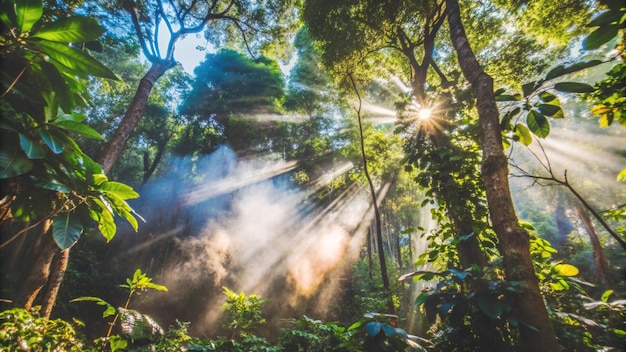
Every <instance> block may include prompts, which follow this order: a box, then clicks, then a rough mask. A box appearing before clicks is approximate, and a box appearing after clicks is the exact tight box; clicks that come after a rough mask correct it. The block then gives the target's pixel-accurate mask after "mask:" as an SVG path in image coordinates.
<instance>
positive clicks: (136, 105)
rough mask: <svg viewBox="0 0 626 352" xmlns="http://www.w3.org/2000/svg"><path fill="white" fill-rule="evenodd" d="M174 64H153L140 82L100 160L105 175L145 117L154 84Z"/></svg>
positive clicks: (165, 62) (169, 62)
mask: <svg viewBox="0 0 626 352" xmlns="http://www.w3.org/2000/svg"><path fill="white" fill-rule="evenodd" d="M174 63H175V62H174V61H158V62H153V63H152V65H151V66H150V69H149V70H148V72H146V74H145V75H144V76H143V78H142V79H141V81H139V86H138V87H137V91H136V92H135V96H134V97H133V101H132V102H131V103H130V106H129V107H128V110H127V111H126V114H125V115H124V118H123V119H122V121H121V122H120V124H119V126H118V127H117V130H116V131H115V134H114V135H113V137H111V140H110V141H109V143H108V144H107V146H106V148H105V150H104V151H103V152H102V155H100V159H99V160H98V162H99V163H100V165H102V170H103V171H104V173H106V174H108V173H109V172H110V171H111V168H113V165H114V164H115V162H116V161H117V159H118V158H119V156H120V155H121V154H122V151H123V150H124V146H125V145H126V142H127V141H128V139H129V138H130V136H131V135H132V133H133V131H134V130H135V127H137V124H138V123H139V120H140V119H141V116H143V113H144V111H145V110H146V104H147V103H148V97H150V92H152V87H153V86H154V82H156V80H157V79H159V77H161V76H162V75H163V74H164V73H165V72H166V71H167V70H169V69H170V68H172V67H173V65H174Z"/></svg>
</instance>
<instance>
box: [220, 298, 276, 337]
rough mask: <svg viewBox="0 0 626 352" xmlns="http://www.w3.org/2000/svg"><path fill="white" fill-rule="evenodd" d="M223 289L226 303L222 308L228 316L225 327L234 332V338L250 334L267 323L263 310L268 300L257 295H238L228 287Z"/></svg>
mask: <svg viewBox="0 0 626 352" xmlns="http://www.w3.org/2000/svg"><path fill="white" fill-rule="evenodd" d="M222 289H223V290H224V294H225V295H226V303H224V305H223V306H222V309H223V310H224V313H225V314H226V322H225V323H224V327H225V328H228V329H231V330H232V336H233V337H234V338H236V337H239V336H241V335H245V334H247V333H250V332H251V331H252V330H253V329H254V328H255V327H257V326H259V325H261V324H264V323H265V321H266V320H265V318H263V315H262V314H261V308H262V307H263V306H264V305H265V303H267V302H268V300H267V299H261V298H260V297H259V296H257V295H255V294H251V295H249V296H247V295H246V294H245V293H243V292H240V293H236V292H234V291H231V290H229V289H228V288H226V287H223V288H222Z"/></svg>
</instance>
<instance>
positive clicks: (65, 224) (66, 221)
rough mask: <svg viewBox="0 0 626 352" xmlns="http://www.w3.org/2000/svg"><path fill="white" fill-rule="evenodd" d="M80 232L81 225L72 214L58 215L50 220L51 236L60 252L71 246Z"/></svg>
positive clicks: (81, 230) (81, 229)
mask: <svg viewBox="0 0 626 352" xmlns="http://www.w3.org/2000/svg"><path fill="white" fill-rule="evenodd" d="M82 232H83V224H82V223H81V221H80V219H79V218H78V216H76V215H74V214H73V213H60V214H59V215H57V216H55V217H54V219H52V236H53V237H54V242H56V244H57V246H59V248H61V249H62V250H63V249H68V248H70V247H71V246H73V245H74V243H76V241H78V238H80V234H81V233H82Z"/></svg>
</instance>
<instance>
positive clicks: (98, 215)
mask: <svg viewBox="0 0 626 352" xmlns="http://www.w3.org/2000/svg"><path fill="white" fill-rule="evenodd" d="M93 202H94V203H95V204H96V205H98V206H99V207H100V209H96V207H91V209H90V210H89V215H90V217H91V218H92V219H93V220H94V221H96V222H97V223H98V230H100V233H102V236H103V237H104V238H105V239H106V240H107V242H109V241H111V240H112V239H113V237H115V232H117V226H116V225H115V219H114V218H113V213H112V212H111V211H112V210H111V209H110V207H108V206H107V205H108V204H107V203H105V201H104V200H102V199H93Z"/></svg>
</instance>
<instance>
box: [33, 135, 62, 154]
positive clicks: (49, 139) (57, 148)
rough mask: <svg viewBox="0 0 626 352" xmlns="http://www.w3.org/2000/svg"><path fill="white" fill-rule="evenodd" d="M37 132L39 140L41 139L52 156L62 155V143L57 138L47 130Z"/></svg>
mask: <svg viewBox="0 0 626 352" xmlns="http://www.w3.org/2000/svg"><path fill="white" fill-rule="evenodd" d="M38 131H39V136H41V139H43V141H44V142H45V143H46V145H47V146H48V148H50V150H52V152H53V153H54V154H61V153H63V142H62V141H61V140H60V139H59V138H58V137H57V136H55V135H53V134H52V133H50V131H48V130H47V129H39V130H38Z"/></svg>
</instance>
